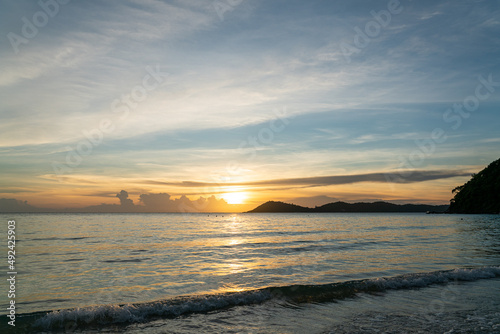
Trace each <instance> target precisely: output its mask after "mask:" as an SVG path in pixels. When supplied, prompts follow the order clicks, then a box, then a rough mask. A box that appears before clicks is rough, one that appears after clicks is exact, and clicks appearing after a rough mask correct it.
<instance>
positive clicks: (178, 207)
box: [0, 171, 470, 213]
mask: <svg viewBox="0 0 500 334" xmlns="http://www.w3.org/2000/svg"><path fill="white" fill-rule="evenodd" d="M460 176H470V173H469V172H465V171H405V172H402V171H396V172H393V173H369V174H356V175H333V176H321V177H306V178H291V179H276V180H264V181H256V182H240V183H224V184H218V183H204V182H194V181H183V182H162V181H147V182H149V183H153V184H160V185H169V186H174V185H175V186H182V187H188V188H189V187H198V188H201V187H224V188H226V189H227V187H231V186H238V187H244V186H253V187H257V188H258V187H262V186H265V187H271V188H272V187H278V189H283V187H286V188H287V189H290V188H293V187H300V188H312V187H321V186H331V185H343V184H353V183H361V182H374V183H381V182H387V183H400V184H408V183H420V182H426V181H433V180H439V179H448V178H453V177H460ZM274 190H276V189H274ZM450 191H451V190H450ZM222 192H226V191H219V193H222ZM115 197H116V198H118V200H119V201H120V204H104V203H103V204H100V205H91V206H87V207H82V208H66V209H62V210H54V209H46V208H38V207H35V206H32V205H29V204H28V203H27V201H21V200H17V199H12V198H10V199H7V198H2V199H0V213H8V212H57V211H61V212H231V211H232V212H235V211H239V209H241V207H242V206H241V205H233V204H228V203H227V202H226V201H225V200H224V199H217V198H216V197H215V196H214V195H211V196H210V197H203V196H200V197H199V198H198V199H196V200H191V199H189V198H188V197H187V196H186V195H181V196H180V197H179V198H173V197H172V196H171V195H170V194H168V193H143V194H140V196H139V203H137V204H135V203H134V201H133V200H132V199H131V198H129V193H128V192H127V191H125V190H122V191H120V192H119V193H117V194H116V195H115ZM324 197H325V198H331V197H327V196H324ZM331 199H334V198H331ZM269 200H271V199H269ZM302 200H303V201H304V203H309V204H308V205H309V206H314V205H316V204H314V203H315V202H317V201H316V200H315V199H314V197H310V199H309V200H307V198H302ZM322 200H323V201H324V198H323V199H322Z"/></svg>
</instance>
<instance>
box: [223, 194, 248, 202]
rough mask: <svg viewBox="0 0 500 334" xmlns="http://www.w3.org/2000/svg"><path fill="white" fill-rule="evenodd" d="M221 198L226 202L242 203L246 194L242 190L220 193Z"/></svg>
mask: <svg viewBox="0 0 500 334" xmlns="http://www.w3.org/2000/svg"><path fill="white" fill-rule="evenodd" d="M222 198H223V199H224V200H225V201H226V202H227V203H228V204H243V203H244V201H245V199H246V198H247V195H246V193H244V192H236V193H225V194H223V195H222Z"/></svg>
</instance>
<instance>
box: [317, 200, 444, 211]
mask: <svg viewBox="0 0 500 334" xmlns="http://www.w3.org/2000/svg"><path fill="white" fill-rule="evenodd" d="M446 209H448V205H426V204H404V205H398V204H392V203H388V202H374V203H354V204H350V203H345V202H335V203H329V204H325V205H323V206H320V207H317V208H315V209H314V211H315V212H427V211H435V212H444V211H446Z"/></svg>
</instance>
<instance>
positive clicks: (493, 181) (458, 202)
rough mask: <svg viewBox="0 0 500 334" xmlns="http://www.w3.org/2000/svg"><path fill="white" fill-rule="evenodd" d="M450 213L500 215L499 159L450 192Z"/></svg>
mask: <svg viewBox="0 0 500 334" xmlns="http://www.w3.org/2000/svg"><path fill="white" fill-rule="evenodd" d="M452 193H454V194H455V197H454V198H453V199H452V200H451V201H450V208H449V212H450V213H500V159H498V160H496V161H493V162H492V163H491V164H489V165H488V167H486V168H485V169H483V170H482V171H480V172H479V173H477V174H473V175H472V179H470V180H469V181H468V182H467V183H465V184H463V185H461V186H458V187H456V188H455V189H453V190H452Z"/></svg>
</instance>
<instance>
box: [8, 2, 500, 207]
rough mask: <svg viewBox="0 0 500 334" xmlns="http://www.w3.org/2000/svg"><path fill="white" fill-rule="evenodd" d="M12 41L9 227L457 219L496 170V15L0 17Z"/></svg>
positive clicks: (102, 10) (60, 13) (30, 5)
mask: <svg viewBox="0 0 500 334" xmlns="http://www.w3.org/2000/svg"><path fill="white" fill-rule="evenodd" d="M0 34H1V36H2V38H1V40H0V68H1V73H2V74H1V75H0V101H1V102H0V211H1V210H4V211H5V210H7V211H8V210H9V208H10V209H11V210H13V209H12V208H17V209H19V210H20V211H22V210H33V208H49V209H52V210H64V209H66V208H73V209H78V208H86V210H91V211H92V210H93V211H102V210H104V211H106V210H111V211H113V210H115V211H120V210H125V209H127V210H132V211H133V210H146V208H149V209H150V210H153V211H155V210H160V211H162V210H163V211H165V210H166V211H182V210H184V209H183V208H181V207H189V208H190V209H186V210H188V211H189V210H192V211H237V210H247V209H252V208H253V207H255V206H257V205H259V204H261V203H263V202H265V201H267V200H282V201H285V202H291V203H297V204H307V205H309V206H314V205H321V204H325V202H328V201H336V200H342V201H347V202H357V201H375V200H386V201H389V202H393V203H425V204H446V203H449V200H450V199H451V197H452V193H451V190H452V189H453V188H455V187H456V186H458V185H461V184H463V183H465V182H466V181H467V180H468V179H469V178H470V175H471V173H476V172H478V171H480V170H481V169H483V168H484V167H485V166H487V165H488V164H489V163H490V162H492V161H494V160H496V159H498V158H499V155H500V154H499V148H500V132H499V131H498V129H499V125H500V113H499V107H500V1H499V0H489V1H487V0H485V1H481V0H456V1H435V0H433V1H425V0H424V1H410V0H401V1H395V0H390V1H358V0H353V1H349V2H347V1H327V0H323V1H319V0H311V1H298V0H287V1H284V0H265V1H264V0H241V1H240V0H216V1H211V0H206V1H202V0H182V1H181V0H178V1H159V0H158V1H154V0H145V1H144V0H127V1H92V0H87V1H78V0H73V1H68V0H64V1H63V0H59V1H56V0H41V1H38V2H37V1H1V2H0ZM200 197H201V199H200ZM165 208H168V209H165Z"/></svg>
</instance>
